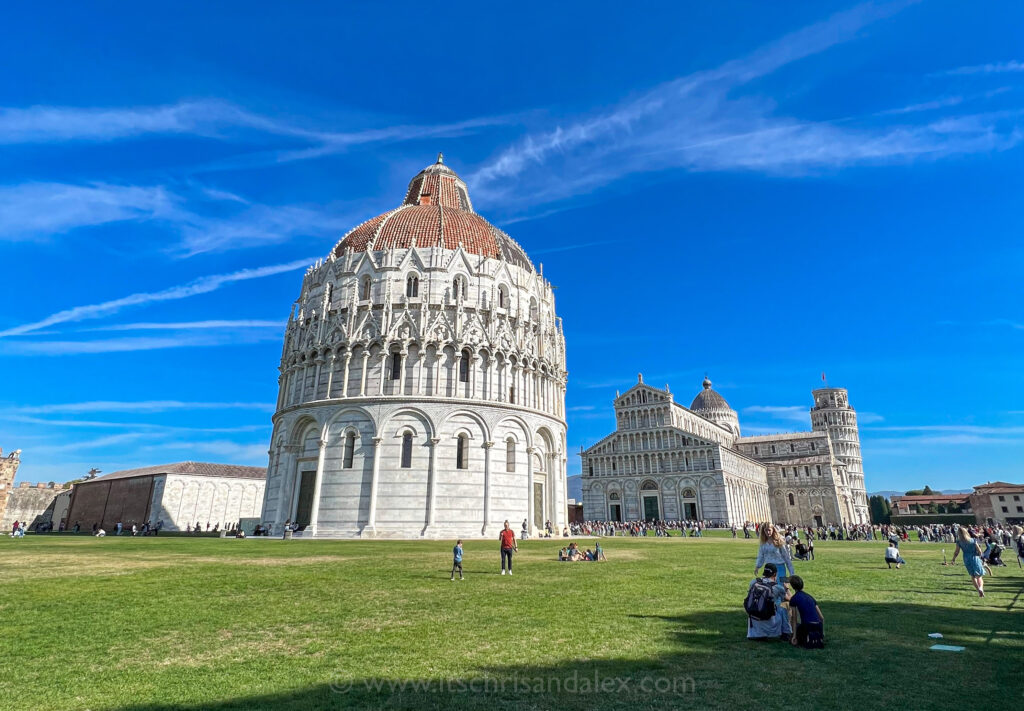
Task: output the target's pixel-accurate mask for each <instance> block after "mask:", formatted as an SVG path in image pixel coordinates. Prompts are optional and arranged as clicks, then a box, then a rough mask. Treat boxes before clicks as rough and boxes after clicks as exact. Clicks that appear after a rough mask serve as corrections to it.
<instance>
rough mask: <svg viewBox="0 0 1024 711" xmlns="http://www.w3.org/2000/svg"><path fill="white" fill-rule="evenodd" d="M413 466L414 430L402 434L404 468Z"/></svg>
mask: <svg viewBox="0 0 1024 711" xmlns="http://www.w3.org/2000/svg"><path fill="white" fill-rule="evenodd" d="M411 468H412V432H406V433H405V434H404V435H402V469H411Z"/></svg>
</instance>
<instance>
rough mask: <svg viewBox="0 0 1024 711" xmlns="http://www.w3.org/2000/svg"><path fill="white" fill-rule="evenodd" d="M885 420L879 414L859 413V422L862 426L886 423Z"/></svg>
mask: <svg viewBox="0 0 1024 711" xmlns="http://www.w3.org/2000/svg"><path fill="white" fill-rule="evenodd" d="M884 421H885V418H884V417H883V416H882V415H879V414H878V413H877V412H858V413H857V422H858V423H859V424H861V425H870V424H873V423H875V422H884Z"/></svg>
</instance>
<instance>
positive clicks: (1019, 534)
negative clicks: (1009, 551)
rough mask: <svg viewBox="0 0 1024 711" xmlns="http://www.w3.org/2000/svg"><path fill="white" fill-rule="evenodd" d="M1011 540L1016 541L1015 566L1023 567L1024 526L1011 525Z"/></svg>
mask: <svg viewBox="0 0 1024 711" xmlns="http://www.w3.org/2000/svg"><path fill="white" fill-rule="evenodd" d="M1013 540H1014V541H1015V542H1016V543H1017V566H1018V567H1020V568H1024V563H1022V561H1024V528H1021V527H1020V526H1014V527H1013Z"/></svg>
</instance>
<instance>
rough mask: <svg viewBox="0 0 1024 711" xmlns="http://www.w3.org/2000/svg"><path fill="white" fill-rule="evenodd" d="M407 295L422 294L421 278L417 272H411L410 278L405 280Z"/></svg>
mask: <svg viewBox="0 0 1024 711" xmlns="http://www.w3.org/2000/svg"><path fill="white" fill-rule="evenodd" d="M405 295H406V296H410V297H412V296H419V295H420V278H419V276H417V275H416V274H410V275H409V278H408V279H406V280H405Z"/></svg>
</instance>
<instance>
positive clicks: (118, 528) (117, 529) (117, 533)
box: [114, 521, 122, 536]
mask: <svg viewBox="0 0 1024 711" xmlns="http://www.w3.org/2000/svg"><path fill="white" fill-rule="evenodd" d="M121 528H122V526H121V522H120V521H118V522H117V523H116V524H115V525H114V535H115V536H120V535H121Z"/></svg>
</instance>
